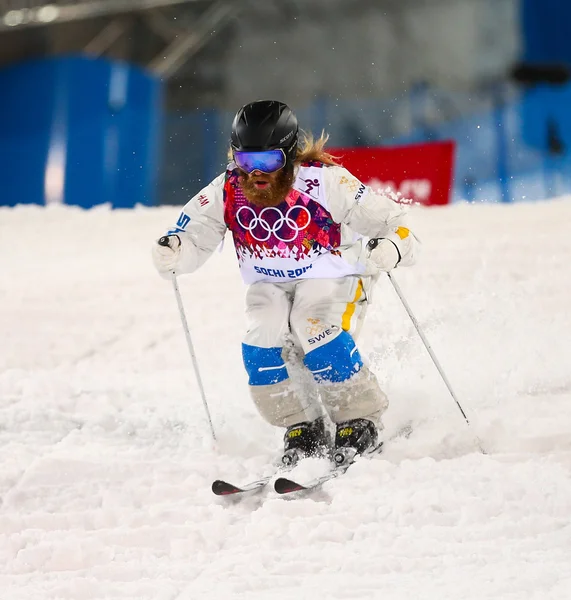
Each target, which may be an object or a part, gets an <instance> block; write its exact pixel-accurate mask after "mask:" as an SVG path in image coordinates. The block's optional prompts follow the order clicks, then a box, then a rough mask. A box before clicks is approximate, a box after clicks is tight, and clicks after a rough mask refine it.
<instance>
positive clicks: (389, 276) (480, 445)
mask: <svg viewBox="0 0 571 600" xmlns="http://www.w3.org/2000/svg"><path fill="white" fill-rule="evenodd" d="M387 276H388V278H389V280H390V282H391V283H392V284H393V287H394V288H395V292H396V293H397V296H398V297H399V298H400V301H401V302H402V305H403V306H404V309H405V310H406V312H407V313H408V316H409V317H410V320H411V321H412V324H413V325H414V327H415V329H416V331H417V332H418V335H419V336H420V339H421V340H422V342H423V344H424V347H425V348H426V349H427V350H428V354H430V358H432V362H433V363H434V366H435V367H436V368H437V370H438V372H439V373H440V377H442V380H443V381H444V383H445V384H446V387H447V388H448V391H449V392H450V395H451V396H452V398H453V399H454V402H456V405H457V406H458V408H459V410H460V412H461V413H462V416H463V417H464V420H465V421H466V423H467V424H468V426H469V425H470V421H469V420H468V417H467V416H466V413H465V412H464V409H463V408H462V405H461V404H460V401H459V400H458V397H457V396H456V394H455V393H454V390H453V389H452V386H451V385H450V381H448V377H446V373H444V369H443V368H442V366H441V365H440V362H439V361H438V359H437V358H436V355H435V354H434V351H433V350H432V348H431V346H430V343H429V341H428V340H427V339H426V336H425V335H424V333H423V332H422V329H421V328H420V325H419V323H418V321H417V320H416V317H415V316H414V314H413V312H412V310H411V308H410V306H409V304H408V302H407V301H406V298H405V297H404V295H403V293H402V291H401V289H400V287H399V284H398V283H397V282H396V281H395V279H394V277H393V276H392V275H391V274H390V273H387ZM475 439H476V442H477V444H478V447H479V449H480V451H481V452H482V453H483V454H485V453H486V452H485V451H484V449H483V447H482V443H481V441H480V440H479V438H478V437H477V436H475Z"/></svg>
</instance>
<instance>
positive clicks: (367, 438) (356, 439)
mask: <svg viewBox="0 0 571 600" xmlns="http://www.w3.org/2000/svg"><path fill="white" fill-rule="evenodd" d="M380 447H381V444H379V431H378V429H377V427H376V425H375V424H374V423H373V422H372V421H369V420H368V419H352V420H351V421H345V422H344V423H337V431H336V433H335V450H334V451H333V462H334V463H335V464H336V465H337V466H338V467H341V466H345V465H347V466H349V465H350V464H351V463H352V462H353V461H354V460H355V457H356V456H357V455H362V454H369V453H372V452H375V451H377V450H379V449H380Z"/></svg>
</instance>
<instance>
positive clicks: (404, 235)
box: [167, 162, 418, 284]
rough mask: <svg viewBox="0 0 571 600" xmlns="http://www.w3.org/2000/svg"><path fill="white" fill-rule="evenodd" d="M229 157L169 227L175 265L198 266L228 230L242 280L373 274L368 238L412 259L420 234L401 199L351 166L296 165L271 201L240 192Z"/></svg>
mask: <svg viewBox="0 0 571 600" xmlns="http://www.w3.org/2000/svg"><path fill="white" fill-rule="evenodd" d="M238 177H239V171H238V170H237V168H236V166H235V165H234V163H230V164H229V165H228V168H227V171H226V172H225V173H222V174H221V175H219V176H218V177H216V179H214V180H213V181H212V182H211V183H210V184H209V185H207V186H206V187H205V188H203V189H202V190H201V191H200V192H199V193H198V194H197V195H196V196H194V197H193V198H191V199H190V200H189V202H188V203H187V204H186V205H185V206H184V208H183V210H182V212H181V214H180V216H179V218H178V221H177V222H176V225H175V226H174V227H172V228H171V229H169V231H168V232H167V233H168V234H169V235H170V234H175V233H176V234H177V235H178V236H179V237H180V240H181V257H180V263H179V267H178V268H177V271H178V272H180V273H190V272H192V271H195V270H196V269H197V268H198V267H200V266H201V265H202V264H204V262H205V261H206V259H207V258H208V257H209V256H210V255H211V254H212V252H213V251H214V250H215V249H216V247H217V246H218V245H219V244H220V242H221V241H222V240H223V238H224V235H225V233H226V231H227V230H230V231H231V232H232V236H233V239H234V245H235V248H236V254H237V257H238V262H239V265H240V270H241V274H242V277H243V279H244V282H245V283H247V284H252V283H255V282H257V281H272V282H284V281H292V280H296V279H301V278H337V277H344V276H347V275H372V274H373V273H372V271H371V269H370V268H368V265H367V250H366V242H367V241H368V239H370V238H378V237H380V238H387V239H389V240H391V241H393V242H394V243H395V244H396V246H397V249H398V251H399V254H400V257H401V259H400V262H399V265H402V266H408V265H411V264H413V263H414V261H415V257H416V254H417V250H418V240H417V239H416V238H415V236H414V235H413V234H412V232H411V231H410V230H409V229H408V227H407V225H406V219H405V217H406V206H405V205H402V204H399V203H397V202H396V201H395V196H394V195H393V194H390V193H383V194H378V193H375V192H374V191H373V190H372V189H371V188H369V187H367V186H365V185H364V184H363V183H361V182H360V181H359V180H358V179H357V178H356V177H354V176H353V175H352V174H351V173H350V172H349V171H347V170H346V169H344V168H343V167H339V166H328V165H324V164H322V163H315V162H312V163H303V164H302V165H301V166H299V167H298V168H297V171H296V176H295V181H294V184H293V186H292V189H291V190H290V192H289V193H288V195H287V196H286V198H285V200H284V201H283V202H282V203H281V204H280V205H278V206H276V207H267V208H262V207H258V206H256V205H254V204H252V203H250V202H248V200H247V199H246V198H245V196H244V194H243V192H242V190H241V188H240V186H239V184H238Z"/></svg>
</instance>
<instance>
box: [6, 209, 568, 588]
mask: <svg viewBox="0 0 571 600" xmlns="http://www.w3.org/2000/svg"><path fill="white" fill-rule="evenodd" d="M177 213H178V209H176V208H160V209H137V210H135V211H116V212H114V211H111V210H109V209H108V208H107V207H101V208H97V209H94V210H91V211H82V210H79V209H74V208H64V207H53V208H49V209H45V208H39V207H19V208H16V209H0V306H1V307H2V310H1V312H0V339H1V340H2V343H1V346H0V497H1V510H0V599H1V600H44V599H45V600H47V599H50V600H52V599H53V600H55V599H66V600H67V599H69V600H72V599H73V600H87V599H113V600H115V599H117V600H119V599H121V600H126V599H132V600H135V599H136V600H147V599H149V600H150V599H153V600H183V599H185V600H186V599H195V598H248V599H250V598H251V599H256V600H258V599H266V598H268V599H269V598H272V599H282V598H288V599H291V598H296V599H300V598H301V599H305V598H307V599H309V598H328V599H329V600H335V599H337V598H339V599H344V600H345V599H349V598H360V599H365V598H373V599H376V598H382V599H383V600H393V599H395V600H396V599H406V600H411V599H416V598H423V599H426V598H430V599H432V598H434V599H439V600H443V599H466V600H468V599H469V600H484V599H492V598H493V599H501V600H520V599H526V600H536V599H537V600H539V599H541V600H546V599H553V600H561V599H565V598H569V597H571V524H570V517H571V479H570V474H571V368H570V367H571V358H570V356H571V269H570V261H571V235H570V233H571V231H570V223H571V198H562V199H556V200H552V201H548V202H544V203H541V204H520V205H515V206H505V205H454V206H451V207H445V208H433V209H417V210H415V211H414V214H413V216H412V220H413V222H414V224H415V230H416V231H417V232H418V234H419V236H420V237H421V238H422V240H423V242H424V252H423V256H422V260H421V262H420V264H419V265H418V266H416V267H414V268H411V269H408V270H407V269H402V270H399V271H398V272H396V273H395V278H397V279H398V281H399V283H400V285H401V287H402V289H403V292H404V293H405V295H406V297H407V299H408V300H409V302H410V304H411V306H412V308H413V310H414V311H415V313H416V315H417V317H418V319H419V321H420V322H421V324H422V326H423V327H424V328H425V333H426V334H427V336H428V338H429V340H430V341H431V344H432V347H433V349H434V351H435V352H436V354H437V356H438V358H439V359H440V361H441V363H442V364H443V366H444V368H445V370H446V372H447V374H448V376H449V378H450V380H451V382H452V385H453V386H454V388H455V391H456V393H457V394H458V396H459V399H460V402H461V403H462V404H463V407H464V408H465V410H466V412H467V413H468V416H469V417H470V419H471V421H472V429H471V430H470V429H468V428H467V426H466V424H465V423H464V421H463V419H462V416H461V414H460V412H459V411H458V409H457V407H456V405H455V404H454V402H453V400H452V399H451V397H450V396H449V394H448V392H447V390H446V388H445V387H444V385H443V383H442V381H441V380H440V378H439V376H438V373H437V371H436V370H435V368H434V366H433V364H432V363H431V361H430V358H429V357H428V354H427V353H426V350H425V349H424V347H423V346H422V345H421V343H420V341H419V339H418V336H417V334H416V332H415V330H414V329H413V327H412V325H411V323H410V321H409V319H408V317H407V315H406V313H405V312H404V310H403V308H402V306H401V305H400V303H399V300H398V298H397V297H396V295H395V293H394V290H393V289H392V288H391V286H390V283H389V282H388V280H387V279H386V278H383V279H382V280H381V281H380V283H379V285H378V287H377V289H376V292H375V293H376V295H375V298H374V304H373V305H372V306H371V308H370V312H369V316H368V325H367V328H366V330H365V331H364V333H363V335H362V338H361V340H360V345H361V348H362V350H363V354H364V355H365V356H366V357H367V358H368V360H369V363H370V364H371V366H372V368H373V369H374V371H375V372H376V373H377V375H378V377H379V379H380V381H381V382H382V385H383V387H384V388H385V390H386V391H387V393H388V394H389V397H390V399H391V407H390V409H389V411H388V412H387V415H386V428H387V434H388V435H390V434H392V433H394V432H395V431H397V430H398V429H399V428H400V427H401V426H402V425H403V424H405V423H407V422H408V421H409V420H412V421H413V423H414V433H413V434H412V436H411V437H410V439H408V440H399V441H397V442H395V443H393V444H392V445H390V446H389V447H388V448H387V450H386V452H385V454H384V456H383V457H382V458H379V459H377V460H372V461H362V462H361V463H360V464H357V465H355V466H354V467H353V468H352V470H351V471H350V472H349V473H348V474H347V475H346V476H345V477H344V478H341V479H338V480H334V481H332V482H330V483H328V484H327V485H325V486H324V488H323V489H322V491H320V492H319V493H316V494H314V495H312V496H310V497H307V498H303V499H295V500H291V499H284V498H280V497H276V496H275V495H272V494H265V495H261V496H257V497H253V498H250V499H247V500H244V501H242V502H239V503H235V502H232V501H229V500H228V499H218V498H215V497H214V496H213V495H212V494H211V492H210V489H209V488H210V483H211V481H212V479H214V478H216V477H221V476H228V477H230V476H231V477H232V478H233V479H235V480H244V479H248V478H249V477H251V476H252V475H254V476H257V475H260V474H261V473H262V472H263V471H264V469H265V468H266V465H267V463H268V462H269V461H270V460H271V459H272V458H274V456H275V454H276V452H277V451H278V449H279V447H280V444H281V442H280V434H279V432H277V431H274V430H273V429H272V428H271V427H269V426H268V425H266V424H265V423H264V422H262V421H261V419H260V418H259V417H258V416H257V414H256V413H255V410H254V408H253V406H252V405H251V403H250V401H249V398H248V395H247V390H246V377H245V374H244V372H243V368H242V365H241V357H240V341H241V335H242V332H243V328H244V319H243V313H242V310H243V295H244V287H243V285H242V283H241V281H240V279H239V275H238V272H237V267H236V263H235V257H234V254H233V249H232V247H231V244H229V243H227V244H226V247H225V248H224V251H223V252H222V253H220V254H217V255H215V256H213V257H212V259H211V260H210V262H209V263H207V265H206V266H205V267H204V268H203V269H202V270H201V271H200V272H199V273H197V274H195V275H193V276H188V277H185V278H183V279H182V280H181V289H182V293H183V296H184V299H185V303H186V307H187V310H188V318H189V322H190V327H191V333H192V336H193V341H194V344H195V347H196V352H197V356H198V360H199V362H200V365H201V369H202V376H203V380H204V385H205V388H206V392H207V395H208V399H209V402H210V405H211V411H212V414H213V417H214V423H215V427H216V429H217V431H218V434H219V438H220V439H219V444H218V446H216V447H215V446H214V445H213V443H212V442H211V441H210V440H209V434H208V428H207V425H206V422H205V419H204V413H203V408H202V404H201V400H200V396H199V394H198V389H197V386H196V381H195V379H194V375H193V372H192V368H191V362H190V358H189V356H188V351H187V348H186V345H185V340H184V337H183V334H182V330H181V325H180V321H179V316H178V312H177V308H176V303H175V299H174V296H173V292H172V288H171V285H170V284H169V282H168V281H163V280H161V279H160V278H159V277H158V276H157V275H156V274H155V272H154V270H153V267H152V265H151V261H150V252H149V248H150V244H151V242H152V240H153V239H155V238H156V237H158V236H159V235H160V234H161V232H162V231H163V229H164V228H165V227H166V226H167V225H168V224H170V223H172V222H173V220H175V218H176V216H177ZM472 433H477V434H478V435H479V436H480V437H481V439H482V440H483V443H484V445H485V446H486V449H487V450H488V454H487V455H483V454H481V453H479V452H478V451H477V450H476V449H475V447H474V442H473V438H472Z"/></svg>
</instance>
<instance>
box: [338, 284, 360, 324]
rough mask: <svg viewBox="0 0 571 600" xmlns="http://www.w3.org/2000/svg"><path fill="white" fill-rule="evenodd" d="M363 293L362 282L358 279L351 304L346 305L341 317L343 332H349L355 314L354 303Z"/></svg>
mask: <svg viewBox="0 0 571 600" xmlns="http://www.w3.org/2000/svg"><path fill="white" fill-rule="evenodd" d="M362 292H363V282H362V281H361V280H360V279H359V283H358V284H357V290H356V292H355V297H354V298H353V301H352V302H348V303H347V308H346V309H345V312H344V313H343V316H342V317H341V328H342V329H343V331H349V330H350V329H351V319H352V318H353V315H354V314H355V303H356V302H357V300H359V298H360V297H361V294H362Z"/></svg>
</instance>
